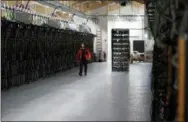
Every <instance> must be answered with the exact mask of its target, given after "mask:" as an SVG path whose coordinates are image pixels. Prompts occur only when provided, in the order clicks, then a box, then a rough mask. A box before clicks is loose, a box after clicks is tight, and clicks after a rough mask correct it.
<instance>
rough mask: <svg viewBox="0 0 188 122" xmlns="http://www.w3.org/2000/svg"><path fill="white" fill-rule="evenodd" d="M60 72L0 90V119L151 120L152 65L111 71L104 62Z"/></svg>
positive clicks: (139, 64)
mask: <svg viewBox="0 0 188 122" xmlns="http://www.w3.org/2000/svg"><path fill="white" fill-rule="evenodd" d="M77 70H78V69H72V70H70V71H67V72H64V73H59V74H57V75H55V76H53V77H50V78H47V79H43V80H41V81H37V82H34V83H31V84H29V85H24V86H21V87H18V88H13V89H10V90H9V91H6V92H2V105H1V108H2V111H1V112H2V114H1V117H2V120H3V121H78V120H79V121H86V120H87V121H150V106H151V93H150V71H151V64H149V63H136V64H131V65H130V71H129V72H113V73H111V72H110V65H108V64H107V63H93V64H90V65H89V71H88V76H86V77H85V76H83V77H79V76H78V74H77Z"/></svg>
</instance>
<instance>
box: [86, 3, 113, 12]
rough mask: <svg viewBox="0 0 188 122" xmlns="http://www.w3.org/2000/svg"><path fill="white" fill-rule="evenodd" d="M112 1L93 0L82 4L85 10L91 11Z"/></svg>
mask: <svg viewBox="0 0 188 122" xmlns="http://www.w3.org/2000/svg"><path fill="white" fill-rule="evenodd" d="M110 3H112V1H101V2H99V1H95V3H88V5H87V6H84V10H85V12H88V11H92V10H95V9H98V8H101V7H104V6H106V5H108V4H110Z"/></svg>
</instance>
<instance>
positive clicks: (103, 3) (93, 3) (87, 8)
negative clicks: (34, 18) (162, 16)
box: [2, 0, 144, 19]
mask: <svg viewBox="0 0 188 122" xmlns="http://www.w3.org/2000/svg"><path fill="white" fill-rule="evenodd" d="M2 1H3V2H7V3H8V4H9V5H15V3H16V2H17V3H18V4H27V2H28V1H27V0H22V1H21V0H17V1H11V0H2ZM56 2H58V3H59V4H63V5H65V6H69V7H70V8H72V9H75V10H77V11H79V12H82V13H84V14H87V13H88V12H91V11H94V10H96V9H98V8H101V7H106V12H110V11H114V10H117V9H119V8H120V4H119V2H118V1H117V0H74V1H73V0H57V1H56ZM131 4H132V5H133V6H142V5H143V4H144V0H132V2H131ZM29 5H30V6H31V8H32V9H33V10H34V11H36V12H38V13H40V14H50V13H52V12H53V11H54V8H51V7H47V6H44V5H42V4H39V3H37V0H29ZM56 15H57V16H58V17H60V18H65V19H67V18H69V13H67V12H63V11H56Z"/></svg>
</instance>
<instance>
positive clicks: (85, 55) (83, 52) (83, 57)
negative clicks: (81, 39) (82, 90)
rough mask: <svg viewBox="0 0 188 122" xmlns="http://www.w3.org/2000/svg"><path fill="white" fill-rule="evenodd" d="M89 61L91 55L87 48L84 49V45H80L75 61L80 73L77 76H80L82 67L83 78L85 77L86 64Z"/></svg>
mask: <svg viewBox="0 0 188 122" xmlns="http://www.w3.org/2000/svg"><path fill="white" fill-rule="evenodd" d="M90 59H91V53H90V51H89V49H88V48H86V47H85V45H84V43H82V45H81V48H80V49H79V51H78V53H77V61H78V62H79V63H80V72H79V75H80V76H82V70H83V67H84V73H85V76H86V75H87V64H88V60H90Z"/></svg>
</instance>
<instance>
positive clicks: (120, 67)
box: [111, 29, 130, 71]
mask: <svg viewBox="0 0 188 122" xmlns="http://www.w3.org/2000/svg"><path fill="white" fill-rule="evenodd" d="M111 33H112V71H129V57H130V42H129V29H112V30H111ZM125 38H126V39H125ZM119 54H120V55H119ZM114 60H118V61H114Z"/></svg>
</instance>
